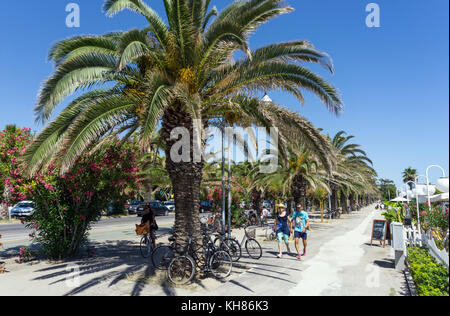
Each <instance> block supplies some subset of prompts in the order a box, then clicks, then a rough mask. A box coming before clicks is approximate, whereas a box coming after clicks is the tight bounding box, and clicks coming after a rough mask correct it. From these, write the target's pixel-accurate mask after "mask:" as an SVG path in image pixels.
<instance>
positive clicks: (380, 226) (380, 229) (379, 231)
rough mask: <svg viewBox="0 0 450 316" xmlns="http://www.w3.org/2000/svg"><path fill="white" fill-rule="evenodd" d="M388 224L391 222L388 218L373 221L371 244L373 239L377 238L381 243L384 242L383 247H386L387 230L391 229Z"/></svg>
mask: <svg viewBox="0 0 450 316" xmlns="http://www.w3.org/2000/svg"><path fill="white" fill-rule="evenodd" d="M388 224H389V222H388V221H386V220H381V219H375V220H374V221H373V225H372V237H371V239H370V245H371V246H372V243H373V241H374V240H377V241H379V242H380V244H383V248H384V247H386V238H387V230H388V229H389V228H388V226H389V225H388Z"/></svg>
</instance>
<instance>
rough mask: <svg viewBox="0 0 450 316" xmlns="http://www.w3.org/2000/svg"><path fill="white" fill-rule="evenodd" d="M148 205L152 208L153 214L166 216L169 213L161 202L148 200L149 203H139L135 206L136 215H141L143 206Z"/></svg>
mask: <svg viewBox="0 0 450 316" xmlns="http://www.w3.org/2000/svg"><path fill="white" fill-rule="evenodd" d="M146 205H148V206H150V208H151V209H152V211H153V213H154V214H155V216H168V215H169V212H170V211H169V209H168V208H167V206H165V205H164V204H162V203H161V201H150V203H141V204H139V206H138V207H137V216H139V217H141V216H142V214H143V212H144V208H145V206H146Z"/></svg>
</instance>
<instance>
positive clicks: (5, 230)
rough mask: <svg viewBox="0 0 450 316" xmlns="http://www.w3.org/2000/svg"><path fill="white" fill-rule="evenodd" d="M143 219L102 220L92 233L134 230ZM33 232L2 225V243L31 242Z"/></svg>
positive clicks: (167, 220)
mask: <svg viewBox="0 0 450 316" xmlns="http://www.w3.org/2000/svg"><path fill="white" fill-rule="evenodd" d="M174 219H175V215H174V214H169V216H157V217H156V221H157V222H158V225H159V226H166V227H167V226H170V225H173V222H174ZM140 222H141V218H140V217H137V216H126V217H117V218H102V219H101V220H100V221H99V222H97V223H95V224H94V225H93V226H92V230H91V233H101V232H110V231H115V230H124V229H132V230H134V227H135V226H134V225H135V224H140ZM31 232H32V230H30V229H27V228H26V227H25V225H22V224H0V233H1V234H2V235H3V237H2V239H1V241H2V242H3V243H5V244H6V243H8V242H26V241H29V236H28V235H29V234H30V233H31Z"/></svg>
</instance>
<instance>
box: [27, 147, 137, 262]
mask: <svg viewBox="0 0 450 316" xmlns="http://www.w3.org/2000/svg"><path fill="white" fill-rule="evenodd" d="M136 151H137V150H136V148H135V146H134V144H132V143H127V144H120V143H119V142H118V141H117V142H115V141H113V142H111V143H109V144H107V145H105V146H104V147H103V149H101V150H99V151H97V152H96V153H94V154H91V155H84V156H82V157H81V158H80V159H78V160H77V162H76V163H75V164H74V166H73V167H72V168H71V169H70V171H68V172H66V173H63V174H61V173H60V170H58V169H57V168H55V166H52V165H50V166H49V167H48V170H46V172H45V173H43V174H37V175H36V176H35V177H34V178H33V179H32V181H31V185H30V190H29V192H28V194H27V195H28V196H29V197H30V198H31V199H32V200H33V201H34V202H35V204H36V207H35V209H36V211H35V213H34V214H33V215H32V216H31V217H30V218H28V219H27V220H26V222H27V227H29V228H31V229H33V230H34V232H33V234H32V235H31V236H30V237H31V238H32V240H33V241H34V242H35V243H37V244H39V245H41V246H42V247H43V250H44V251H45V253H46V255H47V256H48V257H50V258H52V259H56V260H60V259H65V258H68V257H72V256H74V255H76V254H77V253H78V251H79V250H80V248H81V247H82V246H83V245H85V244H86V241H87V238H88V233H89V230H90V228H91V224H92V223H94V222H96V221H97V220H98V219H99V218H100V216H101V214H102V212H103V211H104V210H106V209H107V208H108V206H109V205H111V202H115V203H119V204H122V205H123V204H124V203H125V201H126V200H127V199H129V198H131V197H133V196H135V194H136V192H137V191H138V190H139V188H140V183H139V181H138V176H137V171H138V168H137V167H136V157H135V153H136Z"/></svg>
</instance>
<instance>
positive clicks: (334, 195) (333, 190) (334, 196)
mask: <svg viewBox="0 0 450 316" xmlns="http://www.w3.org/2000/svg"><path fill="white" fill-rule="evenodd" d="M330 188H331V209H333V210H336V209H337V207H338V201H337V195H338V186H337V185H336V184H334V183H331V184H330Z"/></svg>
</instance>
